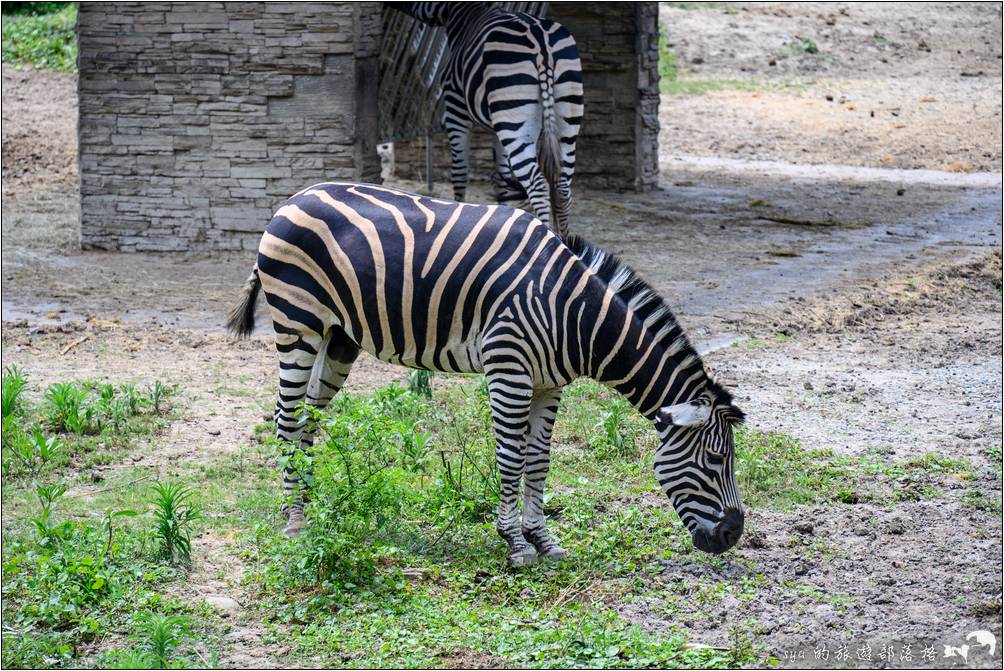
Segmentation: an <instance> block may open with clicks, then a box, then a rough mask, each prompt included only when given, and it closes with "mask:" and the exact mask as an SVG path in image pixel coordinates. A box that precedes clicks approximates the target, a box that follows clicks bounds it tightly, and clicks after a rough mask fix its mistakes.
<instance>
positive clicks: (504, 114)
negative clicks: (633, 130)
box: [391, 2, 582, 238]
mask: <svg viewBox="0 0 1004 671" xmlns="http://www.w3.org/2000/svg"><path fill="white" fill-rule="evenodd" d="M391 6H392V7H394V8H396V9H398V10H400V11H403V12H405V13H407V14H409V15H411V16H413V17H415V18H416V19H418V20H419V21H422V22H423V23H427V24H429V25H432V26H443V27H445V29H446V35H447V40H448V41H449V45H450V55H449V57H448V59H447V62H446V69H445V70H444V74H443V102H444V108H445V114H444V119H443V122H444V125H445V126H446V133H447V136H448V138H449V142H450V154H451V157H452V170H451V174H450V179H451V181H452V183H453V195H454V198H455V199H456V200H459V201H462V200H464V194H465V191H466V189H467V172H468V154H469V149H470V133H471V127H472V126H473V124H475V123H477V124H480V125H482V126H485V127H487V128H489V129H491V130H492V131H493V132H494V134H495V146H494V152H495V173H494V174H493V175H492V180H493V182H494V183H495V186H496V196H497V198H498V199H499V202H508V201H514V200H523V199H524V198H528V199H529V201H530V206H531V207H532V209H533V211H534V213H535V214H536V215H537V218H538V219H540V220H541V221H543V222H544V223H545V224H548V225H549V226H551V227H552V228H553V229H554V230H555V231H557V232H558V234H559V235H560V236H561V237H562V238H565V237H567V236H568V211H569V208H570V206H571V200H572V174H573V173H574V172H575V140H576V138H577V137H578V134H579V126H580V124H581V123H582V66H581V64H580V63H579V51H578V49H577V48H576V46H575V40H574V39H573V38H572V35H571V34H570V33H569V32H568V31H567V30H565V28H564V27H562V26H561V24H559V23H556V22H554V21H548V20H547V19H541V18H537V17H535V16H530V15H529V14H525V13H522V12H507V11H505V10H503V9H500V8H498V7H494V6H492V5H491V3H487V2H464V3H460V2H404V3H392V4H391Z"/></svg>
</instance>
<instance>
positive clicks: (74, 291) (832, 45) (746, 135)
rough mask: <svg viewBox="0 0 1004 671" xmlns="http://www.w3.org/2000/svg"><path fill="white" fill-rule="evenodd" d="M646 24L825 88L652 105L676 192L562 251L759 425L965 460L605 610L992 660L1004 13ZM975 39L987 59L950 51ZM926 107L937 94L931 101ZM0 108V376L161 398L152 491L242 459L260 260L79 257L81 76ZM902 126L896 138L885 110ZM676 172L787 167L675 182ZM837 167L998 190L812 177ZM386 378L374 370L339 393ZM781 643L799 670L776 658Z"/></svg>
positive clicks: (847, 10)
mask: <svg viewBox="0 0 1004 671" xmlns="http://www.w3.org/2000/svg"><path fill="white" fill-rule="evenodd" d="M662 14H663V19H664V20H665V21H667V26H669V27H670V38H671V39H670V41H671V42H672V43H673V45H674V49H675V50H676V52H677V54H678V56H679V60H680V64H681V67H684V68H685V69H686V70H688V73H687V76H688V77H690V76H694V77H696V76H699V77H701V78H707V79H738V78H750V79H765V78H768V77H770V78H771V79H772V80H780V79H784V78H788V79H791V80H792V81H797V82H803V83H804V82H806V81H808V80H811V81H812V83H810V84H806V85H805V86H804V87H800V88H791V87H784V88H781V89H777V90H771V91H769V92H760V93H759V94H757V93H756V92H750V91H723V92H717V93H710V94H706V95H701V96H672V97H667V98H664V101H663V121H664V124H663V132H662V153H663V154H664V156H665V158H666V159H667V163H666V165H671V166H672V170H671V171H664V176H665V177H664V180H663V189H662V190H660V191H657V192H654V193H650V194H642V195H632V196H625V195H624V194H610V193H597V192H588V191H580V192H579V193H577V200H576V202H575V206H574V211H573V221H574V222H575V227H576V230H577V231H579V232H581V233H583V234H584V235H586V236H587V237H590V238H591V239H594V240H595V241H596V242H598V243H600V244H601V245H603V246H605V247H607V248H609V249H610V250H612V251H615V252H617V253H619V254H621V255H622V256H623V257H624V258H625V259H627V260H628V261H629V262H630V263H631V264H632V265H634V266H635V267H636V268H637V269H638V270H639V271H640V272H641V274H642V275H643V276H644V277H646V278H647V279H648V280H649V281H650V282H651V283H652V284H653V285H654V286H655V287H656V288H657V289H658V290H660V291H661V292H663V293H664V294H665V295H666V296H667V298H668V300H669V303H670V304H671V305H673V306H675V307H676V309H677V311H678V314H679V315H680V318H681V321H682V322H683V323H684V325H685V326H686V327H687V330H688V332H689V333H690V334H691V336H692V338H693V339H694V340H695V341H697V342H698V343H699V344H700V346H701V348H702V349H703V350H705V351H708V352H710V353H709V354H708V355H707V358H706V360H707V362H708V364H709V366H710V367H712V368H713V369H714V371H715V372H716V374H717V375H718V376H719V377H720V378H721V380H722V381H723V382H724V383H725V384H726V385H727V386H729V387H731V388H733V389H734V390H735V391H736V395H737V397H738V402H739V404H740V406H741V407H743V409H744V410H746V412H747V414H748V415H749V418H750V419H749V422H750V425H751V426H752V427H754V428H757V429H760V430H764V431H784V432H787V433H789V434H791V435H792V436H794V437H796V438H798V439H799V440H800V441H801V442H802V444H803V446H804V447H806V448H807V449H830V450H833V451H834V452H835V453H837V454H860V453H864V452H870V453H880V454H883V455H886V456H888V458H889V459H890V460H897V461H899V460H904V459H909V458H911V457H916V456H920V455H923V454H925V453H926V452H938V453H940V454H943V455H945V456H949V457H952V458H955V459H966V460H968V461H969V462H970V463H972V464H973V466H974V473H975V475H974V476H973V477H972V478H971V479H962V478H959V477H957V476H956V475H953V474H951V473H948V474H944V476H943V478H942V479H941V480H939V482H938V485H939V490H941V491H943V492H944V494H943V495H942V496H941V497H940V498H936V499H923V500H918V501H908V502H903V503H899V504H896V505H891V506H888V507H884V506H878V505H874V504H871V503H860V504H854V505H832V504H831V505H825V506H812V507H800V508H797V509H795V510H793V511H791V512H774V511H769V510H752V511H751V513H750V521H749V531H748V533H747V535H746V539H745V540H744V541H743V542H742V543H741V545H740V546H739V548H738V549H737V550H736V551H735V552H733V553H730V555H729V556H728V558H727V559H726V560H725V561H722V562H718V563H701V564H691V563H686V562H681V561H672V562H667V563H666V566H665V568H664V570H663V571H662V572H661V573H659V574H655V575H652V576H651V577H650V581H651V584H650V587H651V588H652V589H653V590H655V591H656V594H660V593H661V594H662V595H663V596H662V597H657V596H653V597H651V598H648V597H646V598H645V599H638V600H635V601H633V602H631V603H622V604H614V605H615V607H616V608H617V609H618V610H619V612H620V613H621V615H622V616H623V617H625V618H627V619H630V620H631V621H633V622H636V623H637V624H639V625H640V626H641V627H643V628H646V629H648V630H652V631H660V632H667V631H672V630H674V628H676V627H682V628H684V629H686V630H687V631H688V632H689V633H690V635H691V636H693V637H694V638H695V639H696V640H697V641H698V642H701V643H706V644H711V645H727V644H729V643H730V634H729V632H730V630H731V629H732V628H733V627H735V626H737V625H738V624H741V623H750V622H751V623H754V625H755V631H757V633H758V640H757V642H758V643H761V644H763V645H764V646H765V649H766V651H768V652H769V653H770V654H773V655H775V656H778V657H779V658H781V659H782V660H783V661H785V662H786V663H789V664H791V665H793V666H805V665H814V664H820V665H821V664H822V662H817V661H816V660H814V659H811V658H812V655H813V653H812V650H814V649H815V648H818V647H819V645H821V644H825V645H828V646H829V649H830V650H831V654H833V651H834V650H835V649H836V647H837V646H839V645H840V644H846V645H847V646H848V647H849V648H850V647H852V646H853V648H855V649H856V648H860V647H861V646H863V645H865V644H868V645H870V646H872V649H873V654H874V656H873V658H872V659H871V660H870V661H868V662H864V661H855V660H853V659H852V660H851V662H850V663H851V664H852V665H858V666H881V665H882V664H883V661H884V660H882V659H880V658H879V657H878V652H879V649H880V646H881V645H882V644H883V643H895V644H897V648H899V646H901V645H902V644H903V643H908V642H911V641H912V642H913V643H914V650H915V651H917V652H918V654H919V649H920V646H919V644H920V643H921V642H923V643H924V644H925V645H927V644H937V645H938V646H939V659H938V662H939V663H944V662H947V661H949V660H943V659H941V658H940V648H941V645H942V644H946V643H951V644H960V643H961V642H962V640H963V638H964V636H965V634H966V633H968V632H969V631H972V630H974V629H989V630H991V631H993V632H994V633H995V634H996V635H997V636H998V640H1000V639H1001V566H1002V557H1001V520H1000V517H999V513H998V514H995V513H993V512H990V511H988V510H986V509H984V508H981V507H978V506H973V505H971V503H969V502H968V498H967V497H972V496H973V495H974V493H975V495H977V496H979V497H984V498H986V499H989V500H997V501H999V500H1000V497H1001V483H1000V480H999V475H998V474H999V470H996V466H995V464H998V463H999V461H1000V451H999V450H1000V446H1001V442H1002V429H1001V398H1002V382H1001V375H1002V365H1001V360H1002V359H1001V357H1002V348H1001V343H1002V331H1001V312H1002V311H1001V307H1002V306H1001V256H1000V246H1001V208H1000V203H1001V188H1000V171H1001V130H1000V123H1001V116H1000V114H1001V61H1000V26H1001V18H1000V17H1001V14H1000V9H999V5H989V4H980V5H966V6H962V5H935V6H933V7H932V6H930V5H925V6H924V7H910V8H902V6H901V5H897V6H896V7H893V6H892V5H888V6H887V5H884V4H878V5H875V4H872V5H867V6H864V5H859V4H856V3H840V4H835V5H827V6H825V7H821V6H820V7H808V8H806V7H803V6H800V5H783V6H782V5H778V4H776V3H764V4H762V5H748V6H747V5H743V6H739V7H734V8H729V9H726V10H723V9H700V10H694V9H678V8H671V7H664V8H663V10H662ZM831 18H832V19H833V23H832V24H831V23H830V22H829V21H830V19H831ZM963 30H969V31H970V32H971V33H972V35H975V36H971V37H970V38H969V39H967V40H966V45H965V48H962V47H959V48H955V49H953V48H952V44H953V41H954V40H956V39H957V38H956V37H954V36H955V35H957V34H958V32H960V31H963ZM752 35H756V37H755V38H754V37H752ZM876 35H880V36H881V37H882V39H881V40H880V39H878V38H877V37H876ZM788 36H809V37H811V38H812V39H813V40H814V41H815V43H816V44H817V45H818V47H819V51H820V54H819V55H818V56H819V57H818V58H810V56H811V55H810V54H804V53H801V54H793V53H792V52H788V53H787V54H786V57H785V58H781V57H780V56H779V55H776V56H775V57H774V60H775V65H769V61H770V58H767V57H766V56H768V55H769V54H770V53H773V51H777V50H778V49H781V48H782V46H783V44H784V42H785V41H788V40H789V37H788ZM986 40H989V42H987V41H986ZM921 41H922V42H923V43H924V44H925V45H926V48H921V47H920V46H919V44H920V42H921ZM772 50H773V51H772ZM958 52H961V53H958ZM883 58H884V59H885V62H883V60H882V59H883ZM695 60H699V61H700V62H695ZM774 70H777V74H774ZM964 72H966V73H970V74H972V73H977V72H982V74H978V75H973V76H970V74H966V75H965V76H963V74H962V73H964ZM737 73H738V74H737ZM800 86H801V85H800ZM827 93H833V95H834V101H832V102H831V101H827V100H826V99H825V95H826V94H827ZM927 96H930V97H934V98H936V100H934V101H931V102H920V100H921V99H922V98H924V97H927ZM841 97H843V98H845V99H846V101H845V102H841ZM3 99H4V106H3V121H4V123H3V205H2V208H3V224H2V289H3V295H2V302H3V332H2V344H3V365H5V366H6V365H9V364H11V363H16V364H18V365H19V366H21V367H23V368H24V370H25V371H26V372H27V374H28V376H29V377H30V379H31V380H32V382H33V383H34V384H35V385H38V386H44V385H45V384H48V383H49V382H52V381H56V380H65V379H71V378H77V379H79V378H87V377H102V378H108V379H110V380H112V381H115V382H131V381H132V382H139V381H143V382H145V381H150V380H153V379H160V380H162V381H164V382H165V383H169V384H174V385H178V388H179V389H180V390H182V391H181V396H180V398H177V399H176V403H177V404H178V406H179V414H180V416H181V418H180V419H179V420H177V421H175V422H173V423H172V425H171V428H170V430H169V433H168V434H167V435H166V436H160V437H157V438H156V442H155V443H152V444H151V445H150V446H149V449H143V450H139V451H138V453H137V456H138V458H139V461H138V462H137V463H138V464H139V465H143V464H146V465H148V466H149V468H150V469H151V470H153V471H157V472H160V473H163V474H169V473H170V472H171V469H172V468H174V465H176V464H179V463H189V464H190V463H214V462H216V461H218V460H222V459H227V458H231V457H233V455H234V454H236V453H237V452H238V451H239V450H240V449H241V448H242V446H243V445H246V444H247V443H248V439H249V435H250V433H251V431H252V428H253V427H254V425H255V424H256V423H257V422H258V421H260V418H261V416H262V415H263V414H264V413H266V412H268V410H269V409H270V407H271V405H272V403H273V393H274V390H275V372H276V371H275V364H274V355H273V353H272V350H271V347H270V345H269V342H268V340H267V337H266V336H265V335H264V334H262V335H260V336H258V337H255V338H253V339H251V340H249V341H246V342H242V343H239V344H234V343H231V342H229V340H228V339H227V337H226V336H225V334H224V333H223V332H222V322H223V315H224V314H225V312H226V310H227V308H228V307H229V306H230V303H231V301H232V300H234V298H235V296H236V293H237V291H238V289H239V287H240V284H241V282H242V280H243V279H244V277H245V275H246V273H247V271H248V269H249V267H250V265H251V263H252V259H251V258H250V256H247V255H236V256H217V257H212V258H207V257H198V256H191V257H182V256H164V255H161V256H158V255H140V254H137V255H124V256H120V255H111V254H103V253H94V252H88V253H81V252H79V251H77V250H75V249H74V244H75V240H76V236H77V216H78V210H77V205H76V199H77V193H76V186H75V183H76V174H75V170H76V168H75V160H74V156H75V152H76V147H75V141H74V135H73V132H72V123H73V118H74V116H75V115H74V111H73V110H74V109H75V83H74V80H73V77H72V76H67V75H53V74H50V73H42V72H28V71H19V70H15V69H13V68H9V67H8V66H6V65H4V66H3ZM848 104H851V105H854V106H855V109H848V107H847V105H848ZM897 107H898V108H899V116H892V113H891V112H888V111H883V110H886V109H887V108H897ZM880 108H881V109H880ZM872 109H874V110H875V112H876V114H875V117H872V116H871V115H870V114H869V111H870V110H872ZM887 115H888V116H887ZM826 119H829V120H830V121H826ZM831 122H832V123H831ZM898 123H903V124H906V126H904V127H903V128H895V126H896V124H898ZM879 124H881V125H879ZM40 138H41V139H40ZM681 155H688V156H689V155H696V156H705V157H716V158H717V159H737V160H746V159H757V160H760V159H766V160H772V161H779V162H786V165H785V167H784V169H783V170H775V171H771V170H764V171H750V170H745V169H734V170H733V169H730V168H729V167H728V166H725V167H724V168H723V167H722V166H721V165H717V164H715V165H709V164H702V163H701V162H700V161H687V160H683V161H680V160H677V161H672V162H671V163H669V161H670V160H671V157H673V156H681ZM887 156H888V157H892V159H891V160H886V157H887ZM824 163H825V164H840V165H845V166H847V165H849V166H864V167H878V168H883V167H897V168H927V169H933V170H944V169H948V170H963V171H964V172H965V171H990V172H992V173H996V174H993V175H984V176H979V175H972V174H961V173H960V174H956V173H952V174H948V175H945V174H941V173H937V174H934V173H931V174H926V173H901V172H896V171H878V172H868V171H855V170H851V171H849V172H848V171H841V170H838V169H834V170H831V171H830V172H829V173H826V172H821V170H820V169H819V168H816V167H813V166H810V165H802V164H824ZM787 164H800V165H787ZM955 164H958V165H955ZM963 164H964V165H963ZM444 190H445V186H444ZM483 195H484V194H481V193H479V192H476V193H474V194H473V197H474V198H477V197H482V196H483ZM263 225H264V222H263ZM402 377H403V373H402V370H401V369H397V368H393V367H390V366H388V365H385V364H382V363H379V362H376V361H374V360H373V359H371V358H364V359H363V360H362V361H360V363H359V364H357V366H356V367H355V368H354V369H353V372H352V376H351V377H350V379H349V382H348V385H347V389H350V390H351V389H355V390H360V389H373V388H376V387H379V386H382V385H384V384H387V383H389V382H391V381H400V380H401V379H402ZM642 503H644V504H646V505H647V504H648V503H651V505H660V506H661V505H664V502H663V501H662V500H661V499H660V500H654V499H653V500H652V501H650V502H648V501H644V502H642ZM196 552H197V555H198V561H197V563H196V569H195V572H194V574H193V576H192V578H191V579H190V580H189V586H188V587H186V589H188V590H190V592H189V595H190V596H191V597H193V598H203V597H205V596H206V595H209V594H221V593H222V594H224V595H226V596H230V597H232V598H234V599H235V600H236V601H237V602H239V603H241V602H242V595H241V593H240V591H239V587H237V586H236V583H237V578H238V577H239V573H240V563H239V560H237V559H236V558H235V556H234V555H233V552H232V550H231V548H230V545H229V541H228V539H226V538H217V537H207V538H204V539H200V542H199V543H198V544H197V548H196ZM221 571H223V574H224V575H225V576H226V578H225V579H222V580H221V579H220V577H219V576H220V575H221ZM744 579H749V580H757V581H758V585H759V587H758V589H757V590H756V591H755V593H754V595H753V596H752V597H750V598H746V597H743V598H740V597H739V596H736V595H726V597H725V598H723V599H721V600H717V601H714V602H711V603H709V602H707V601H705V600H702V598H701V597H702V588H703V587H704V586H706V585H707V584H708V583H709V581H712V580H732V581H734V582H735V583H736V584H739V583H741V582H742V581H743V580H744ZM666 599H682V604H683V606H682V608H683V609H684V612H686V613H687V615H686V616H685V617H684V618H683V619H682V620H680V619H679V618H678V617H674V618H668V617H667V616H665V615H664V614H663V611H662V609H661V606H662V602H663V601H664V600H666ZM231 622H232V624H233V631H232V632H231V634H230V635H229V636H228V637H227V638H226V639H225V641H224V643H225V646H226V649H224V650H222V651H221V655H222V659H221V663H222V664H224V665H230V666H233V665H237V666H266V665H269V664H270V663H274V657H271V656H270V655H271V654H272V653H274V652H275V651H274V650H272V649H270V648H267V647H266V646H262V645H261V644H260V643H258V641H260V640H261V638H262V632H261V629H260V621H259V620H258V619H256V618H255V616H254V613H252V612H249V611H247V610H240V611H239V612H238V613H237V614H236V615H234V616H233V618H232V620H231ZM791 650H795V651H798V650H801V651H802V652H803V654H808V656H809V659H806V658H804V657H803V658H801V659H799V658H794V659H789V658H788V657H786V656H785V651H791ZM806 651H808V652H806ZM855 651H856V650H852V657H853V654H854V652H855ZM832 659H833V658H832V657H831V660H832ZM914 663H921V664H923V665H925V666H929V665H930V663H929V662H924V661H923V660H921V659H919V657H918V658H915V659H914ZM829 665H831V666H832V665H833V663H832V661H831V662H830V664H829ZM899 665H901V666H902V665H903V664H899ZM992 665H994V660H987V659H985V658H980V657H976V656H974V657H971V658H970V666H973V667H975V666H992Z"/></svg>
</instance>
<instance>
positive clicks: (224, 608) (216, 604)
mask: <svg viewBox="0 0 1004 671" xmlns="http://www.w3.org/2000/svg"><path fill="white" fill-rule="evenodd" d="M203 601H205V602H206V603H207V604H209V605H210V606H212V607H213V608H215V609H216V610H218V611H220V612H221V613H222V614H223V616H224V617H227V616H229V615H233V614H234V613H236V612H237V611H239V610H240V609H241V607H240V604H239V603H237V602H236V601H234V600H233V599H231V598H230V597H228V596H221V595H219V594H210V595H209V596H207V597H206V598H205V599H203Z"/></svg>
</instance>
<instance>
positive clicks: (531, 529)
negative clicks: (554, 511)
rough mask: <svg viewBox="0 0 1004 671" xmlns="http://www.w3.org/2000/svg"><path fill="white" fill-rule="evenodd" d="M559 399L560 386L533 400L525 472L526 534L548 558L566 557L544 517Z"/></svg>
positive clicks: (535, 546) (524, 533) (524, 508)
mask: <svg viewBox="0 0 1004 671" xmlns="http://www.w3.org/2000/svg"><path fill="white" fill-rule="evenodd" d="M560 400H561V389H552V390H547V391H543V392H539V393H538V395H537V396H536V397H534V399H533V404H532V406H531V408H530V435H529V440H528V441H527V449H526V467H525V473H524V475H523V529H522V531H523V537H524V538H525V539H526V540H527V541H529V542H530V543H531V544H532V545H533V546H534V548H536V550H537V552H538V554H540V555H541V556H543V557H546V558H548V559H564V558H565V557H566V556H567V555H566V553H565V551H564V550H563V549H562V548H561V546H560V545H558V544H557V543H555V542H554V540H552V539H551V537H550V535H549V534H548V533H547V526H546V521H545V519H544V483H545V481H546V480H547V471H548V469H549V468H550V466H551V431H552V429H553V428H554V418H555V415H556V414H557V412H558V404H559V402H560Z"/></svg>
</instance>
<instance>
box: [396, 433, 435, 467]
mask: <svg viewBox="0 0 1004 671" xmlns="http://www.w3.org/2000/svg"><path fill="white" fill-rule="evenodd" d="M397 436H398V440H399V441H400V445H401V457H402V459H403V461H404V467H405V468H406V469H408V470H409V471H411V472H412V473H422V472H424V471H425V462H426V460H427V459H428V456H429V454H430V453H431V452H432V440H431V436H429V434H427V433H421V432H419V431H415V430H414V427H402V428H399V429H398V431H397Z"/></svg>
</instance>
